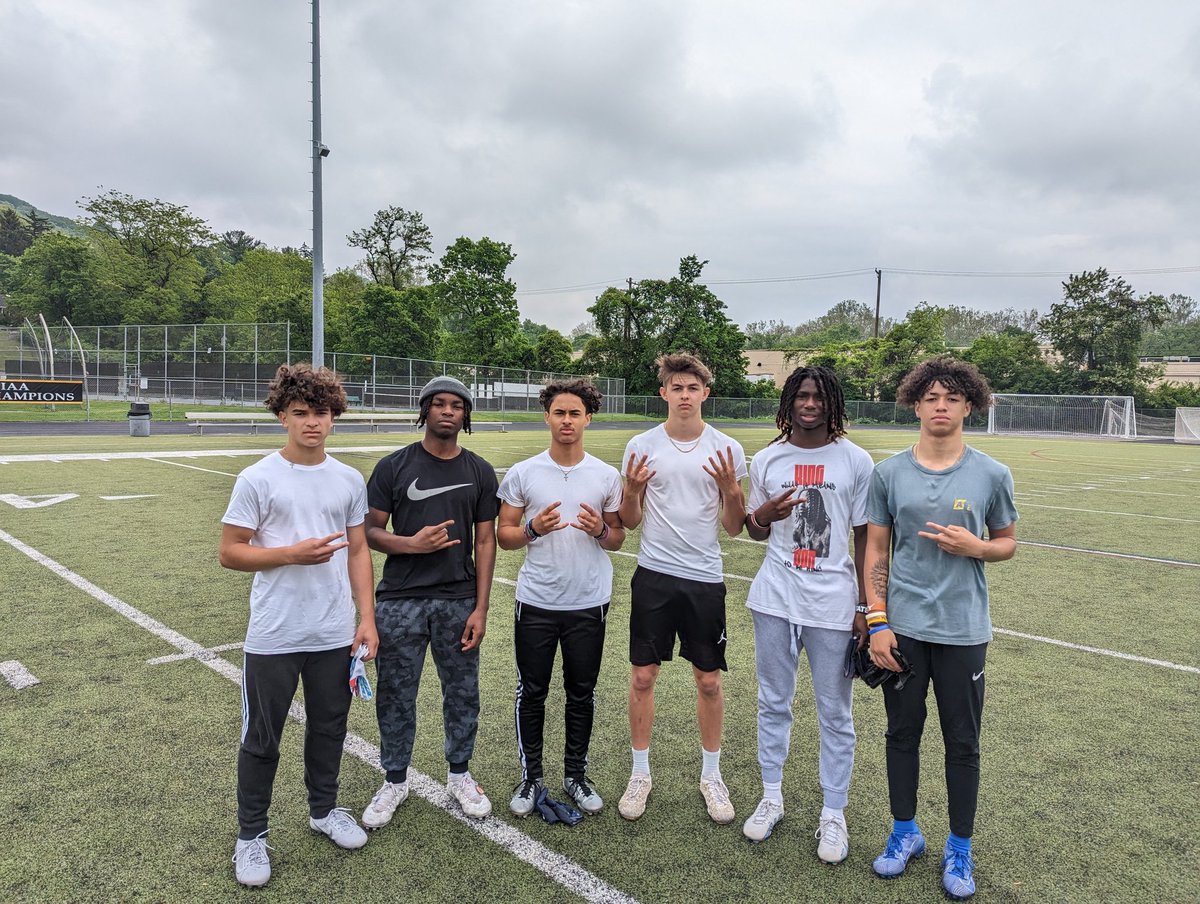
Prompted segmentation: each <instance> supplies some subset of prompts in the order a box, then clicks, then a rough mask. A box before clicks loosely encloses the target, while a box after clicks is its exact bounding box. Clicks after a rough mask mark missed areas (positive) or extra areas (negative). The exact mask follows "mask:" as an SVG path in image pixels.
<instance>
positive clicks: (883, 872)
mask: <svg viewBox="0 0 1200 904" xmlns="http://www.w3.org/2000/svg"><path fill="white" fill-rule="evenodd" d="M924 853H925V836H924V835H922V834H921V833H920V831H916V832H905V833H903V834H897V833H896V832H892V833H891V834H890V835H888V840H887V847H885V848H884V850H883V853H882V854H880V855H879V856H878V857H876V858H875V862H874V863H872V864H871V868H872V869H873V870H875V875H877V876H879V877H880V878H881V879H895V878H896V877H897V876H899V875H902V874H903V873H904V869H905V867H907V866H908V861H909V860H916V859H919V858H920V857H921V855H922V854H924Z"/></svg>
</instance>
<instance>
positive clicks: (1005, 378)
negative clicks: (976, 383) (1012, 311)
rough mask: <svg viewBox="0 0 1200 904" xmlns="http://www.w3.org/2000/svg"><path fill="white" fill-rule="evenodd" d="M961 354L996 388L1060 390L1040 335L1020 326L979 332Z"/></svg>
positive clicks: (1022, 390)
mask: <svg viewBox="0 0 1200 904" xmlns="http://www.w3.org/2000/svg"><path fill="white" fill-rule="evenodd" d="M962 358H963V360H964V361H970V362H971V363H972V364H974V365H975V366H976V367H978V368H979V372H980V373H982V374H983V375H984V376H985V377H987V380H988V383H989V384H990V385H991V387H992V389H994V390H995V391H996V392H1027V393H1035V394H1041V395H1052V394H1054V393H1055V392H1057V391H1058V381H1057V376H1056V374H1055V371H1054V368H1053V367H1051V366H1050V365H1049V364H1048V363H1047V362H1046V359H1045V357H1044V356H1043V355H1042V350H1041V348H1040V346H1039V345H1038V342H1037V337H1036V336H1034V334H1033V333H1031V332H1028V331H1027V330H1023V329H1020V328H1019V327H1015V326H1007V327H1005V328H1004V329H1003V330H1001V331H1000V332H998V333H993V334H992V335H989V336H980V337H979V338H978V339H976V340H975V341H974V342H972V343H971V347H970V348H968V349H967V350H966V351H964V352H963V353H962Z"/></svg>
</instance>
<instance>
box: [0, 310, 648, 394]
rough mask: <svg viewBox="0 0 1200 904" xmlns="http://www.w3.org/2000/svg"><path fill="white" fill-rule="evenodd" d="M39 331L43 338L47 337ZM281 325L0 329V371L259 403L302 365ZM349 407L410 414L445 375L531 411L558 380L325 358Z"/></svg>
mask: <svg viewBox="0 0 1200 904" xmlns="http://www.w3.org/2000/svg"><path fill="white" fill-rule="evenodd" d="M47 334H48V336H49V338H48V339H47ZM291 339H292V335H291V325H290V324H287V323H217V324H177V325H170V326H137V325H130V326H115V327H77V328H76V329H75V331H74V332H72V330H71V329H70V327H67V326H65V325H63V326H53V327H49V328H48V330H46V331H42V330H40V329H30V328H28V327H21V328H18V329H11V330H5V331H3V332H0V361H2V364H0V371H3V372H4V373H6V374H7V375H8V376H38V377H49V376H51V375H53V376H56V377H59V378H72V379H80V378H85V377H86V384H87V391H88V393H89V394H90V395H91V397H92V398H115V399H150V400H153V399H162V400H168V399H170V400H172V401H178V402H189V401H190V402H193V403H196V404H209V405H248V406H258V405H261V404H262V402H263V399H265V398H266V394H267V385H268V384H269V383H270V381H271V379H272V378H273V377H274V375H275V371H276V369H277V368H278V367H279V365H280V364H285V363H291V362H294V361H307V360H310V359H311V357H312V355H311V351H310V350H308V349H297V348H293V347H292V341H291ZM328 364H329V366H330V367H331V368H332V369H333V370H334V371H335V372H336V373H337V374H338V375H339V376H340V377H341V378H342V382H343V385H345V387H346V394H347V395H348V396H349V397H350V401H351V405H352V406H353V407H361V408H401V409H416V408H417V397H418V395H419V394H420V391H421V387H423V386H424V385H425V384H426V383H427V382H429V380H431V379H432V378H433V377H437V376H452V377H455V378H457V379H459V380H461V381H462V382H463V383H465V384H466V385H467V386H468V387H470V389H471V393H472V394H473V395H474V396H475V408H476V410H478V411H494V412H518V411H540V410H541V406H540V405H539V404H538V393H540V392H541V390H542V387H543V386H544V385H545V384H546V383H547V382H549V381H551V380H554V379H560V378H565V379H570V375H567V374H555V373H547V372H543V371H536V370H525V369H517V368H504V367H487V366H482V365H474V364H455V363H451V362H445V361H421V360H416V359H412V358H393V357H387V356H384V355H368V354H348V353H345V352H334V353H332V354H330V355H329V361H328ZM595 383H596V386H597V388H598V389H599V390H600V391H601V392H602V393H603V394H604V401H603V403H602V408H601V411H603V412H605V413H621V412H623V411H624V400H625V395H624V392H625V381H624V380H622V379H613V378H608V377H600V378H597V379H596V380H595Z"/></svg>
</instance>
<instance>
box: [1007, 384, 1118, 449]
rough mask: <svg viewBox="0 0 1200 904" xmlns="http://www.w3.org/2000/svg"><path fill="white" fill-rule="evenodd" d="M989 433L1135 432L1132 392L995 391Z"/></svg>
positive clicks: (1091, 433)
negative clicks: (1090, 394) (1059, 393)
mask: <svg viewBox="0 0 1200 904" xmlns="http://www.w3.org/2000/svg"><path fill="white" fill-rule="evenodd" d="M988 433H1054V434H1065V435H1068V436H1119V437H1125V438H1131V437H1135V436H1137V418H1136V415H1135V410H1134V406H1133V396H1081V395H1024V394H1019V393H1003V392H998V393H996V394H995V395H993V396H992V407H991V409H989V411H988Z"/></svg>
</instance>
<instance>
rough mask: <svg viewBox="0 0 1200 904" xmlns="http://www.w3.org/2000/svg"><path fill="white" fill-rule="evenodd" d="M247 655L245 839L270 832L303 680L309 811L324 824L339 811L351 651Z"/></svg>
mask: <svg viewBox="0 0 1200 904" xmlns="http://www.w3.org/2000/svg"><path fill="white" fill-rule="evenodd" d="M244 655H245V659H244V664H243V666H242V745H241V748H240V750H239V751H238V786H237V800H238V828H239V831H238V837H239V838H241V839H246V840H248V839H251V838H254V837H256V836H258V835H259V834H261V833H262V832H265V831H266V830H267V809H268V808H269V807H270V805H271V788H272V785H274V783H275V770H276V768H277V767H278V766H279V739H280V737H281V736H282V735H283V724H284V722H285V721H286V720H287V713H288V707H289V706H291V704H292V698H293V697H295V696H296V686H297V684H298V683H299V681H300V680H301V679H303V681H304V711H305V714H306V721H305V723H304V784H305V786H306V787H307V788H308V812H309V815H310V816H312V817H314V818H316V819H324V818H325V817H326V816H328V815H329V811H330V810H332V809H333V808H334V807H335V806H336V805H337V792H338V773H339V772H340V771H341V768H342V742H343V741H345V740H346V717H347V715H348V714H349V712H350V698H351V695H350V648H349V647H348V646H347V647H338V648H337V649H335V650H322V651H320V652H316V653H276V654H273V655H264V654H260V653H246V654H244Z"/></svg>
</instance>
